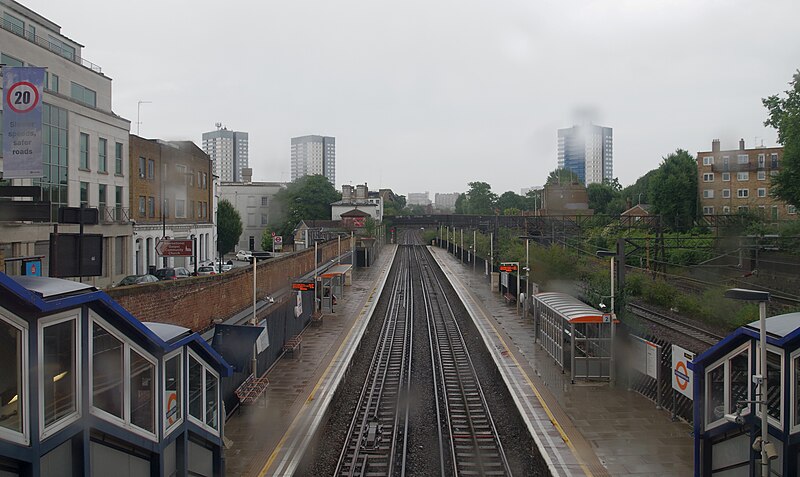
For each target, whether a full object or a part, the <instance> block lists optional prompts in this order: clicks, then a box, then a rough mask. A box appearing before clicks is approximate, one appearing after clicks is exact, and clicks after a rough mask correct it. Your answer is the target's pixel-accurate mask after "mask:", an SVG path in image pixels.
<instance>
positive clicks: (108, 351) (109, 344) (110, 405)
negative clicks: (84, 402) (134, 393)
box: [91, 322, 125, 419]
mask: <svg viewBox="0 0 800 477" xmlns="http://www.w3.org/2000/svg"><path fill="white" fill-rule="evenodd" d="M123 352H124V347H123V344H122V341H121V340H120V339H118V338H116V337H115V336H114V335H112V334H111V333H109V332H108V330H106V329H105V328H103V327H102V326H100V325H99V324H98V323H96V322H95V323H93V324H92V361H91V365H92V406H94V407H95V408H97V409H99V410H101V411H103V412H107V413H109V414H111V415H112V416H115V417H117V418H119V419H124V418H125V417H124V414H123V404H124V401H125V395H124V389H123V384H122V382H123V376H124V375H125V368H124V363H125V358H124V355H123Z"/></svg>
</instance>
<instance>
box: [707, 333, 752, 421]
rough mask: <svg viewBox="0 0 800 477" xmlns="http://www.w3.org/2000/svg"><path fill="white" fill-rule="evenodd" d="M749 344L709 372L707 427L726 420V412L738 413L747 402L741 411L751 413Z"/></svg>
mask: <svg viewBox="0 0 800 477" xmlns="http://www.w3.org/2000/svg"><path fill="white" fill-rule="evenodd" d="M749 346H750V345H749V344H746V345H744V346H741V347H739V348H737V349H736V350H734V351H732V352H730V353H729V354H728V355H727V356H725V357H724V358H722V359H720V360H719V361H717V362H716V363H714V364H713V365H712V366H711V367H709V368H708V370H707V371H706V389H705V393H706V429H708V428H711V427H715V426H718V425H720V424H722V423H724V422H726V421H725V414H726V413H730V414H733V413H735V412H736V407H737V404H744V408H743V410H742V414H747V413H748V412H750V405H749V404H746V403H744V402H743V401H748V400H750V384H751V381H750V376H751V370H750V348H749Z"/></svg>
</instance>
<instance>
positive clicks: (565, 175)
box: [545, 167, 583, 185]
mask: <svg viewBox="0 0 800 477" xmlns="http://www.w3.org/2000/svg"><path fill="white" fill-rule="evenodd" d="M545 184H546V185H552V184H583V182H582V181H581V180H580V178H579V177H578V174H575V173H574V172H572V171H571V170H569V169H562V168H560V167H558V168H556V169H554V170H552V171H550V174H548V175H547V181H546V182H545Z"/></svg>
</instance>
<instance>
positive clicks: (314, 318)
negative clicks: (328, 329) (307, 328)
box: [311, 312, 325, 326]
mask: <svg viewBox="0 0 800 477" xmlns="http://www.w3.org/2000/svg"><path fill="white" fill-rule="evenodd" d="M324 316H325V315H324V314H322V313H319V312H315V313H312V314H311V325H312V326H322V318H323V317H324Z"/></svg>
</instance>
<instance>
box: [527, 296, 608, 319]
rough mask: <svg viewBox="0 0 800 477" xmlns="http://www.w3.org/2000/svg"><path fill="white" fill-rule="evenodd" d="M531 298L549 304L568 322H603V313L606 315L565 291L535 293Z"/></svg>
mask: <svg viewBox="0 0 800 477" xmlns="http://www.w3.org/2000/svg"><path fill="white" fill-rule="evenodd" d="M533 298H534V299H535V300H536V301H540V302H542V303H544V304H545V305H547V306H549V307H550V308H551V309H553V310H554V311H555V312H556V313H558V314H559V315H561V316H562V317H563V318H564V319H565V320H566V321H568V322H570V323H603V317H604V315H606V316H608V315H607V314H605V313H603V312H602V311H600V310H598V309H596V308H593V307H591V306H589V305H587V304H586V303H584V302H582V301H580V300H578V299H577V298H575V297H574V296H571V295H567V294H566V293H558V292H544V293H537V294H536V295H534V296H533Z"/></svg>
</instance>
